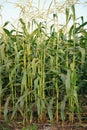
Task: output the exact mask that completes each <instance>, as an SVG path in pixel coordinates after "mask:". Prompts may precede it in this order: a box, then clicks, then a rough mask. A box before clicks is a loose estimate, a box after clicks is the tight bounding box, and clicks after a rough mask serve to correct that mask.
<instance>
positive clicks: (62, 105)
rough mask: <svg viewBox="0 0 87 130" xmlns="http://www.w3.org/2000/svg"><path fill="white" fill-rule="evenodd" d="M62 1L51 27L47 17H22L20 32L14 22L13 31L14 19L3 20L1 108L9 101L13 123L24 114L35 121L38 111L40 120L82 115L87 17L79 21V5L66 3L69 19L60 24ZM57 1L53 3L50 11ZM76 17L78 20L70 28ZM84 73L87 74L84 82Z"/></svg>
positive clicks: (6, 114)
mask: <svg viewBox="0 0 87 130" xmlns="http://www.w3.org/2000/svg"><path fill="white" fill-rule="evenodd" d="M39 2H40V1H39ZM67 2H68V0H67V1H66V3H67ZM56 4H57V3H56V1H54V7H55V10H56V11H54V12H53V20H52V23H50V25H49V26H48V21H47V20H46V22H43V20H42V21H38V20H37V18H36V19H31V21H29V22H28V23H27V22H26V21H25V20H24V19H23V18H20V19H19V23H20V31H19V30H18V29H16V28H14V26H12V29H11V30H8V29H7V25H8V24H10V23H9V22H6V23H5V24H4V25H3V35H2V36H1V37H0V112H2V111H3V110H2V106H3V105H4V118H5V120H6V121H7V122H8V121H9V119H10V120H13V119H17V117H18V116H21V118H22V119H23V124H25V123H28V122H30V123H32V122H33V120H34V118H35V117H34V114H35V113H36V115H37V116H36V117H37V120H38V122H39V121H40V122H43V121H46V120H47V119H49V120H50V122H51V123H53V122H54V121H55V120H56V122H57V123H58V121H59V120H60V119H62V121H63V122H64V121H65V119H66V116H67V115H69V118H68V119H69V121H71V122H73V121H74V120H75V118H74V116H75V115H76V114H77V116H78V119H79V121H80V120H81V117H80V109H79V100H78V96H79V95H78V94H79V93H78V90H79V89H80V88H81V86H82V84H83V83H84V80H85V83H86V78H85V77H84V75H83V70H84V68H86V60H87V56H86V51H87V46H86V42H87V38H86V36H87V31H86V29H85V26H86V25H87V22H84V21H83V17H81V20H82V24H79V23H78V19H77V18H76V15H75V5H74V4H71V5H70V7H69V6H66V7H65V6H64V9H65V15H66V20H65V24H64V25H62V26H60V25H59V21H58V18H59V12H58V10H57V6H56ZM38 6H39V5H38ZM51 6H52V2H51V3H50V6H49V9H48V13H49V12H50V10H51ZM63 11H64V10H63ZM70 21H72V24H71V25H70V27H69V28H68V26H69V22H70ZM48 27H49V28H48ZM67 29H68V30H67ZM86 76H87V75H86ZM81 77H84V80H83V81H81ZM81 83H82V84H81ZM85 83H84V84H85ZM79 91H80V90H79ZM10 114H11V115H10ZM60 115H61V116H60ZM10 116H11V118H9V117H10Z"/></svg>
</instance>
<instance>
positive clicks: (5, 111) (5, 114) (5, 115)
mask: <svg viewBox="0 0 87 130" xmlns="http://www.w3.org/2000/svg"><path fill="white" fill-rule="evenodd" d="M10 99H11V95H10V96H9V97H8V98H7V99H6V103H5V107H4V118H5V121H6V122H8V121H9V120H8V112H9V109H8V106H9V101H10Z"/></svg>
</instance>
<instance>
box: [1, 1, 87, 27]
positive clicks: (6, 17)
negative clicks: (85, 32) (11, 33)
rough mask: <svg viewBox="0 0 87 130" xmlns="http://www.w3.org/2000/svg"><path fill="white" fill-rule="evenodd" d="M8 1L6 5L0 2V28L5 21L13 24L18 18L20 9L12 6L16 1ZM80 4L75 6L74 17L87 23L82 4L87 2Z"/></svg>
mask: <svg viewBox="0 0 87 130" xmlns="http://www.w3.org/2000/svg"><path fill="white" fill-rule="evenodd" d="M7 1H8V0H7ZM9 1H10V2H9V3H6V0H0V5H2V6H3V7H2V9H1V10H0V15H2V17H0V26H1V25H3V24H4V23H5V22H6V21H10V22H11V23H13V24H14V23H15V22H16V20H17V19H18V17H19V14H20V9H19V8H17V7H15V5H14V4H13V2H16V1H17V0H9ZM19 1H21V0H19ZM34 1H35V0H34ZM36 1H37V0H36ZM49 1H51V0H49ZM80 2H81V4H78V5H76V16H77V17H80V16H83V17H84V20H85V21H87V4H86V5H84V4H83V3H84V2H87V0H80Z"/></svg>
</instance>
